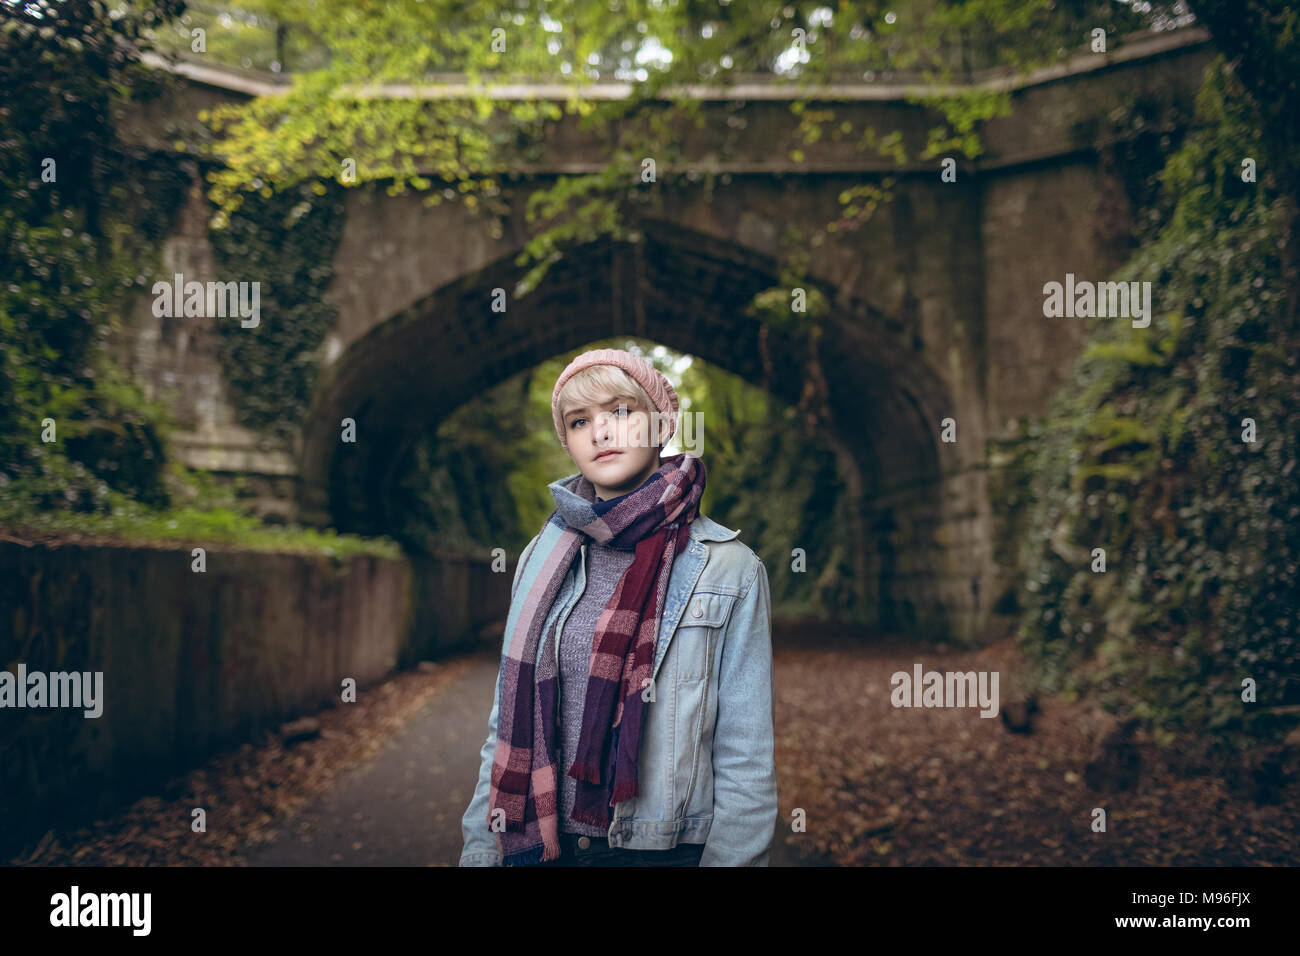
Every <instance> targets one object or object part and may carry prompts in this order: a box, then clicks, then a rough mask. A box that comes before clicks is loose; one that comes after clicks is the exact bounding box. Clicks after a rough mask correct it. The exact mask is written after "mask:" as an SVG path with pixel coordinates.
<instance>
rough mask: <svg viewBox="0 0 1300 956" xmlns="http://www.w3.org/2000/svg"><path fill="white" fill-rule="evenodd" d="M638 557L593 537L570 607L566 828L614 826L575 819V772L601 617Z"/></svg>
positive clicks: (563, 721)
mask: <svg viewBox="0 0 1300 956" xmlns="http://www.w3.org/2000/svg"><path fill="white" fill-rule="evenodd" d="M635 557H636V552H635V551H617V550H615V549H613V548H607V547H605V546H603V545H601V544H599V543H597V542H595V541H588V542H587V586H586V587H585V588H584V589H583V592H582V596H581V597H580V598H578V603H577V604H575V605H574V606H573V610H572V611H570V612H569V616H568V618H567V619H566V620H565V622H564V632H563V633H562V634H561V635H560V735H559V736H560V741H561V743H560V746H561V750H560V767H561V769H562V774H561V786H560V831H561V832H563V833H578V834H585V835H586V836H596V837H603V836H606V835H607V834H608V830H606V829H601V828H600V827H596V826H592V825H591V824H589V823H579V822H577V821H575V820H571V819H569V815H570V814H571V813H572V812H573V803H574V798H575V796H576V795H577V791H578V782H577V781H576V780H574V779H573V778H572V777H570V776H569V768H570V767H571V766H573V757H574V754H576V753H577V752H578V738H579V736H580V735H581V734H582V705H583V700H584V698H585V697H586V694H587V676H588V674H589V672H590V671H591V648H592V644H593V643H594V641H595V637H596V622H597V621H598V620H599V619H600V615H601V613H602V612H603V611H604V610H605V607H606V605H608V604H609V600H610V598H612V597H613V596H614V588H615V587H616V586H617V585H618V580H619V578H621V577H622V576H623V572H624V571H626V570H627V569H628V568H629V567H630V566H631V564H632V559H633V558H635Z"/></svg>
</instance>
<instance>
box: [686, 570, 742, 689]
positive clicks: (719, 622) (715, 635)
mask: <svg viewBox="0 0 1300 956" xmlns="http://www.w3.org/2000/svg"><path fill="white" fill-rule="evenodd" d="M735 603H736V595H735V594H732V593H728V592H722V591H696V592H695V593H694V594H692V595H691V599H690V602H689V603H688V604H687V605H686V609H685V610H684V611H682V618H681V621H680V623H678V625H677V633H676V634H675V635H673V645H674V648H675V651H676V653H675V657H676V660H677V670H676V677H677V680H682V681H686V680H703V679H704V678H705V677H707V676H708V674H709V671H710V669H711V667H710V658H711V657H712V655H713V651H714V649H715V648H717V646H718V639H719V638H720V636H721V635H722V628H723V626H724V625H725V624H726V623H727V618H728V616H730V614H731V608H732V606H733V605H735Z"/></svg>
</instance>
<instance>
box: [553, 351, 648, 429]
mask: <svg viewBox="0 0 1300 956" xmlns="http://www.w3.org/2000/svg"><path fill="white" fill-rule="evenodd" d="M616 400H624V401H626V402H627V403H628V407H629V408H633V407H635V408H639V409H640V410H642V411H644V412H646V414H650V413H652V412H654V411H655V410H656V409H655V404H654V402H652V401H650V396H649V395H647V394H646V390H645V389H644V388H642V387H641V386H640V385H639V384H637V381H636V379H634V378H633V377H632V376H631V375H628V374H627V372H625V371H623V370H622V369H621V368H618V367H617V366H615V365H592V366H590V367H589V368H584V369H583V370H582V371H581V372H578V373H577V374H575V375H574V376H573V377H572V378H570V379H569V380H568V381H567V382H565V383H564V388H562V389H560V394H559V398H558V399H557V401H556V407H557V408H559V410H560V422H561V424H563V425H564V427H565V428H567V427H568V421H567V420H566V419H567V418H568V414H569V412H570V411H572V410H574V409H577V408H587V407H590V406H595V405H603V404H604V403H605V402H611V401H616ZM662 433H663V429H662V425H661V426H660V434H662Z"/></svg>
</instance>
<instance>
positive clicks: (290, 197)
mask: <svg viewBox="0 0 1300 956" xmlns="http://www.w3.org/2000/svg"><path fill="white" fill-rule="evenodd" d="M343 224H344V187H343V186H341V185H340V184H338V183H335V182H328V181H327V182H314V181H313V182H304V183H299V184H297V185H295V186H292V187H290V188H289V189H287V190H285V191H284V192H279V193H273V192H272V191H271V190H270V189H269V188H266V189H263V190H262V192H261V193H256V194H253V195H251V196H250V197H248V198H247V199H246V200H245V202H244V204H243V205H242V206H241V207H240V208H239V209H238V210H237V211H236V212H235V213H233V214H232V215H231V217H230V220H229V223H228V224H227V225H226V226H225V228H223V229H217V230H212V231H210V232H209V239H210V241H211V243H212V248H213V253H214V255H215V257H216V259H217V264H218V271H219V273H220V275H221V277H222V278H223V281H232V280H233V281H239V282H243V281H247V282H259V283H260V286H259V290H260V300H259V304H260V308H261V316H262V318H261V322H260V324H259V325H257V326H256V327H253V328H244V327H243V326H242V325H241V324H240V323H238V322H227V323H223V324H222V325H221V326H220V330H221V334H222V340H221V348H220V360H221V364H222V370H223V374H224V376H225V380H226V383H227V385H228V387H229V389H230V392H231V398H232V403H233V405H234V409H235V417H236V420H237V421H238V422H239V423H240V424H241V425H244V426H246V427H248V428H251V429H254V430H255V431H259V432H262V433H263V434H265V435H268V436H271V437H273V438H276V439H280V440H287V439H289V438H290V436H292V435H293V434H294V433H295V431H296V429H297V427H298V426H299V424H300V423H301V421H302V420H303V417H304V416H305V414H306V411H307V407H308V405H309V403H310V400H311V394H312V388H313V386H314V384H315V380H316V374H317V370H318V368H319V367H320V362H321V355H320V349H321V346H322V344H323V342H324V339H325V335H326V333H327V332H328V331H329V329H330V328H331V327H333V325H334V323H335V320H336V318H337V312H338V310H337V309H336V308H334V307H333V306H332V305H331V304H330V303H329V302H328V301H327V300H326V298H325V294H324V293H325V290H326V289H328V288H329V286H330V283H331V282H332V281H333V278H334V264H333V263H334V251H335V250H336V249H337V247H338V243H339V238H340V237H341V235H342V233H343Z"/></svg>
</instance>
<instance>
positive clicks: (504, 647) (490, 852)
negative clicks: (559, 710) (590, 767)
mask: <svg viewBox="0 0 1300 956" xmlns="http://www.w3.org/2000/svg"><path fill="white" fill-rule="evenodd" d="M538 537H540V535H539V536H538ZM536 543H537V538H536V537H535V538H533V540H532V541H530V542H528V547H526V548H524V551H523V554H521V555H520V556H519V563H518V564H517V565H515V578H514V581H513V582H512V583H511V585H510V601H511V603H513V602H514V600H515V589H516V588H518V586H519V572H520V571H522V570H523V568H524V563H525V562H526V561H527V560H528V555H529V552H531V551H532V549H533V545H535V544H536ZM509 641H510V635H509V633H506V634H504V635H503V636H502V640H501V660H502V662H503V663H504V661H505V656H506V652H507V651H508V650H509V649H510V645H509ZM500 707H501V671H500V670H499V669H498V671H497V680H496V690H495V691H493V694H492V712H491V713H490V714H489V715H488V735H487V739H486V740H485V741H483V746H482V748H481V749H480V750H479V771H478V784H477V785H476V786H475V788H474V796H473V798H472V799H471V800H470V802H469V809H467V810H466V811H465V815H464V816H463V817H462V818H461V821H460V832H461V836H462V837H463V838H464V841H465V845H464V848H463V849H462V850H461V853H460V866H500V865H501V845H500V843H498V841H497V837H496V834H495V833H493V832H491V831H490V830H489V829H488V824H487V815H488V796H489V791H490V790H491V786H492V760H493V758H494V757H495V756H496V749H497V716H498V712H499V710H500Z"/></svg>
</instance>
